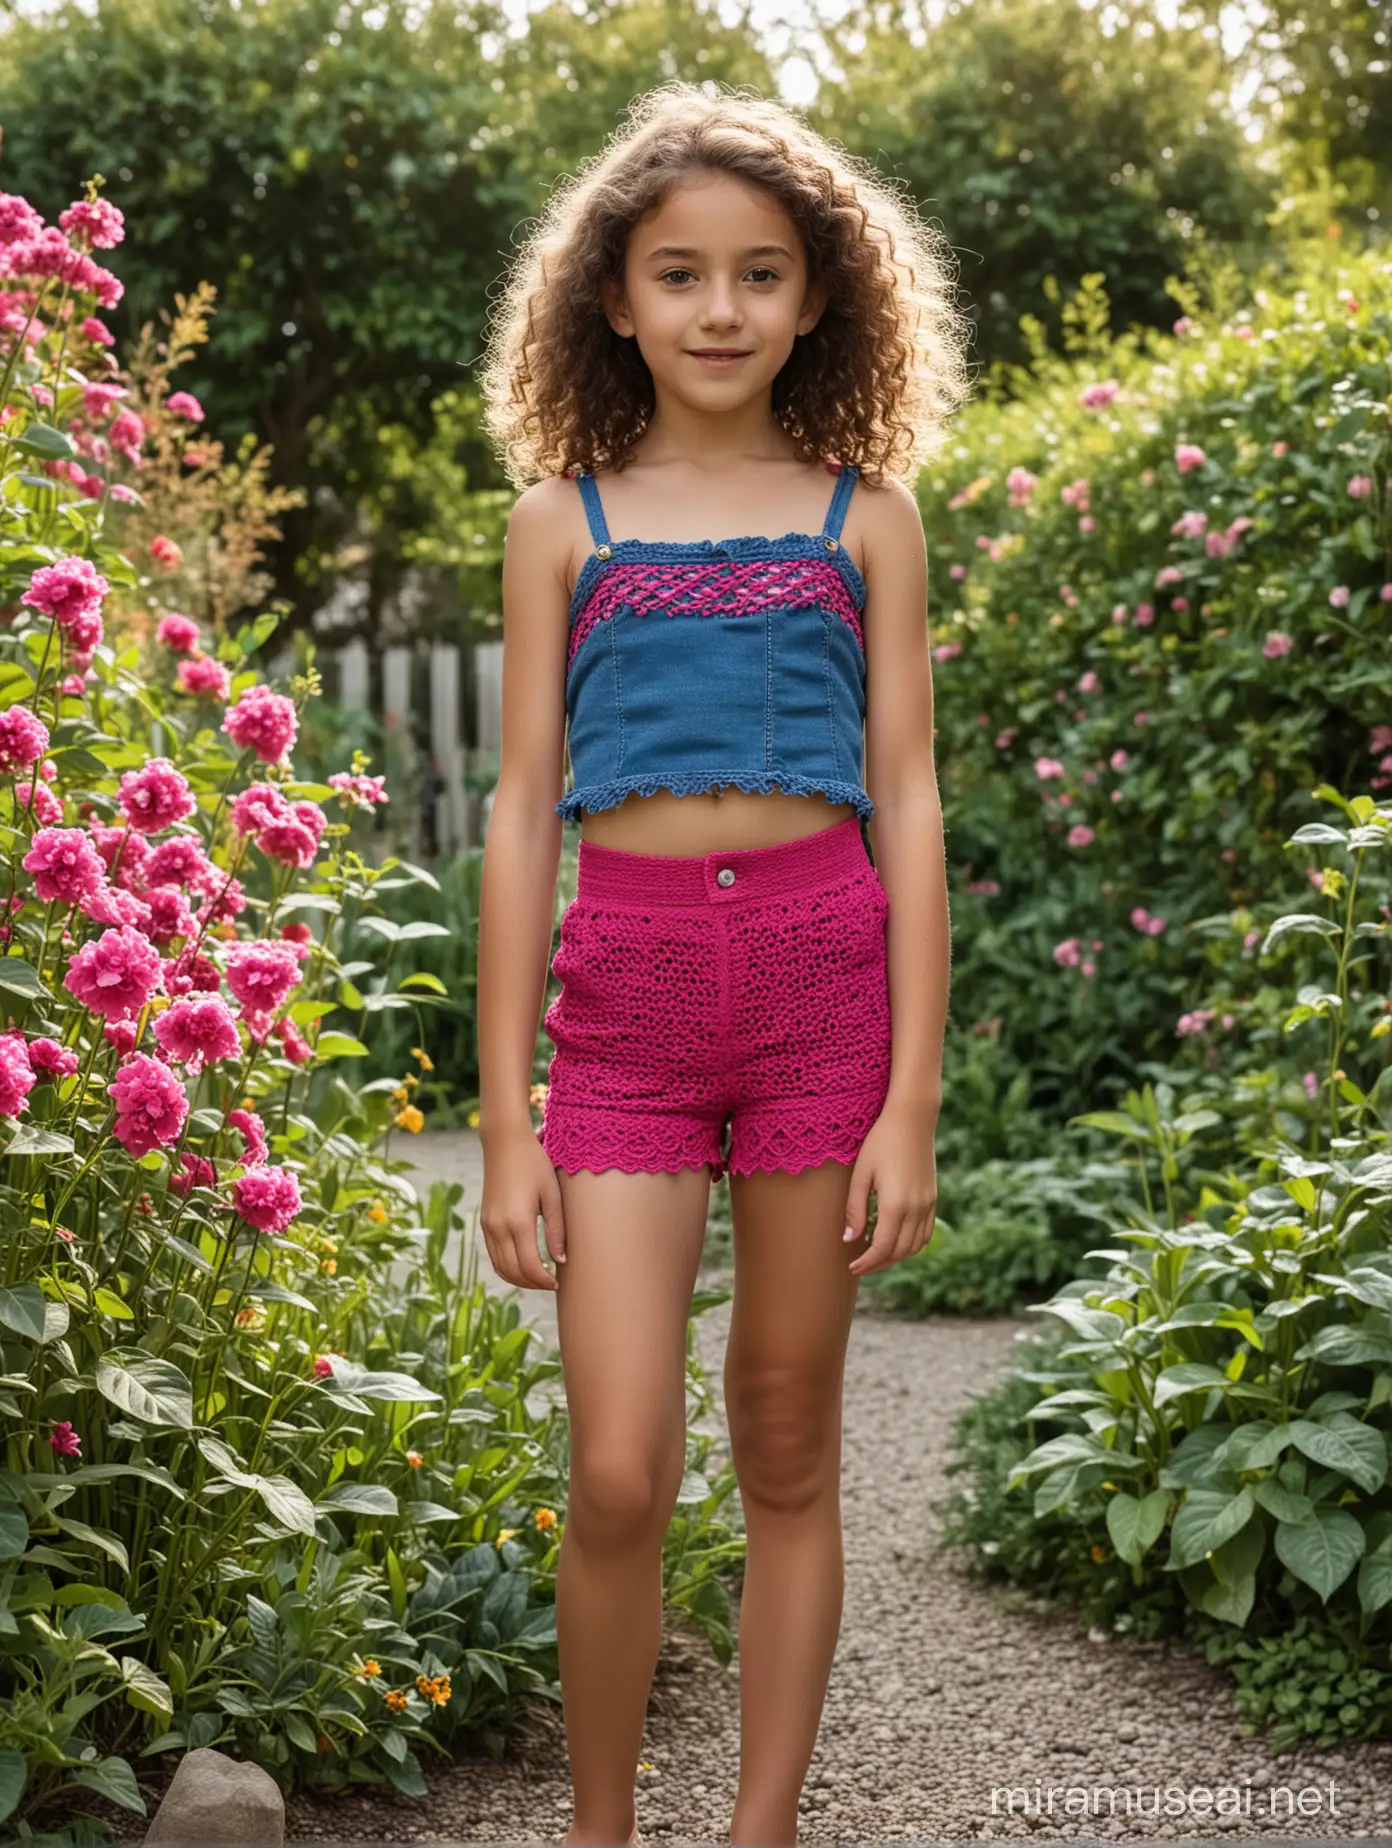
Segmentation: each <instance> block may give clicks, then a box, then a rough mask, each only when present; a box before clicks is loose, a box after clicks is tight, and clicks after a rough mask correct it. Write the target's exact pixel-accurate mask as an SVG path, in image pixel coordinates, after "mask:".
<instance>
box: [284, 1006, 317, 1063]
mask: <svg viewBox="0 0 1392 1848" xmlns="http://www.w3.org/2000/svg"><path fill="white" fill-rule="evenodd" d="M275 1030H276V1032H277V1033H278V1034H279V1035H280V1037H281V1041H282V1046H281V1050H282V1051H283V1052H284V1054H285V1056H286V1058H287V1059H288V1060H289V1061H290V1063H291V1064H292V1065H305V1064H308V1062H309V1060H311V1059H312V1058H313V1057H314V1048H313V1047H312V1046H311V1045H310V1043H309V1041H308V1040H307V1039H306V1038H305V1037H304V1035H303V1034H302V1033H301V1032H300V1029H299V1028H298V1027H297V1026H296V1025H295V1023H294V1021H293V1020H291V1018H290V1016H289V1015H288V1014H283V1015H282V1016H281V1018H280V1019H279V1020H278V1021H277V1022H276V1026H275Z"/></svg>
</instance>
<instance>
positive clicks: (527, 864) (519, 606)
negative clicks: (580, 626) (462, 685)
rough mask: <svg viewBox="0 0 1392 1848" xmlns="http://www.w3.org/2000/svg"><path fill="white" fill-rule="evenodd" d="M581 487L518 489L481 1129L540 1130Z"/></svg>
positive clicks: (508, 570) (488, 855)
mask: <svg viewBox="0 0 1392 1848" xmlns="http://www.w3.org/2000/svg"><path fill="white" fill-rule="evenodd" d="M572 503H575V505H578V496H577V495H576V492H575V484H574V482H572V481H568V480H566V479H565V478H564V477H557V478H555V479H554V480H549V481H540V482H537V484H536V485H535V486H534V487H531V488H528V489H527V491H526V492H525V493H524V494H523V495H522V496H521V498H520V499H519V500H518V502H517V505H516V506H515V507H514V508H513V511H512V517H511V519H510V520H509V522H508V531H507V543H506V548H505V551H504V554H503V712H502V754H501V761H500V764H499V772H498V784H497V788H496V789H495V790H494V792H493V808H492V813H491V814H490V816H489V820H488V834H487V840H486V842H485V847H484V855H483V877H482V885H481V890H480V894H479V922H478V933H479V939H478V1049H479V1131H480V1136H481V1137H485V1138H486V1137H488V1136H489V1135H491V1134H494V1133H498V1134H502V1135H506V1134H508V1133H509V1132H510V1131H512V1130H515V1129H520V1128H523V1127H525V1129H526V1132H527V1134H528V1136H531V1135H532V1134H533V1129H532V1119H531V1109H530V1098H531V1085H532V1059H533V1055H534V1053H535V1050H536V1036H537V1028H538V1025H539V1023H540V1018H541V1006H542V998H543V996H544V994H545V992H546V973H547V968H548V965H549V960H550V955H551V935H552V924H553V921H554V918H555V905H556V874H557V870H558V868H559V865H560V858H561V835H562V827H563V823H562V821H561V818H560V816H559V815H557V813H556V806H555V805H556V803H557V802H559V801H560V799H561V795H562V792H563V786H564V782H565V720H566V711H565V674H566V645H567V612H568V608H569V595H568V591H567V586H566V568H567V564H568V562H569V554H570V537H569V535H570V533H571V530H572V521H573V518H574V514H575V505H572Z"/></svg>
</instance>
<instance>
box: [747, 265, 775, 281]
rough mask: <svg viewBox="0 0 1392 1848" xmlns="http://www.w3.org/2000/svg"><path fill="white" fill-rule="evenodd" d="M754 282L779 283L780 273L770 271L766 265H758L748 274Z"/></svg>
mask: <svg viewBox="0 0 1392 1848" xmlns="http://www.w3.org/2000/svg"><path fill="white" fill-rule="evenodd" d="M748 274H749V278H750V280H751V281H752V282H777V281H778V271H777V270H774V269H770V268H769V267H768V265H767V264H766V263H756V264H755V265H754V267H753V269H752V270H750V271H749V272H748Z"/></svg>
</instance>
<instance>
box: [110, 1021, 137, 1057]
mask: <svg viewBox="0 0 1392 1848" xmlns="http://www.w3.org/2000/svg"><path fill="white" fill-rule="evenodd" d="M102 1038H103V1039H104V1040H106V1041H107V1042H108V1044H110V1045H112V1046H114V1047H115V1048H116V1050H117V1052H119V1053H120V1055H121V1057H122V1058H123V1059H124V1058H125V1056H126V1054H127V1053H128V1052H134V1051H135V1042H136V1041H137V1040H138V1039H139V1038H140V1028H139V1027H138V1026H137V1025H136V1023H135V1022H134V1021H133V1020H110V1021H108V1022H107V1024H106V1025H105V1026H104V1027H103V1028H102Z"/></svg>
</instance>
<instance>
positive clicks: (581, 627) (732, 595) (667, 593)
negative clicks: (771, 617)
mask: <svg viewBox="0 0 1392 1848" xmlns="http://www.w3.org/2000/svg"><path fill="white" fill-rule="evenodd" d="M601 562H602V563H604V561H601ZM576 588H577V591H578V590H579V588H580V587H579V585H577V586H576ZM774 609H824V610H829V611H831V613H832V614H833V615H835V616H839V617H840V618H841V620H842V621H843V622H844V623H846V624H847V625H848V627H849V628H850V629H851V631H852V633H853V634H854V635H855V638H856V643H857V645H858V646H859V647H860V649H861V651H862V653H863V652H864V649H865V638H864V635H863V633H862V630H861V623H860V612H859V610H858V609H857V608H856V604H855V601H854V599H853V598H852V596H851V593H850V590H849V589H848V588H847V585H846V580H845V578H844V576H843V575H842V573H841V572H840V571H838V570H837V568H836V566H835V565H834V564H833V563H832V562H831V560H830V559H829V558H786V557H771V558H755V559H741V560H733V559H731V560H722V559H719V558H699V559H689V560H680V561H677V560H668V561H665V562H663V561H658V560H653V559H643V560H640V561H639V562H637V563H634V564H627V563H624V562H622V561H620V560H618V559H614V560H612V561H610V562H607V563H604V569H603V571H602V573H601V575H600V576H599V577H598V579H597V580H596V581H595V583H594V588H593V589H592V590H591V591H590V592H589V594H588V595H587V596H586V598H585V600H584V602H583V604H582V605H581V606H580V608H579V610H578V612H577V614H576V616H575V619H574V621H573V622H572V624H571V628H570V646H569V653H568V657H567V660H568V662H570V661H574V659H575V655H576V651H577V650H578V649H579V647H580V645H581V643H582V642H583V641H584V640H585V637H586V636H587V635H589V633H590V631H591V630H592V629H594V628H595V627H596V625H597V624H599V623H601V622H606V621H608V620H609V618H610V617H612V616H616V615H617V614H618V613H619V611H620V610H624V611H627V612H628V614H630V615H633V616H707V617H708V616H726V617H740V616H758V615H762V614H763V613H764V612H765V611H766V610H774Z"/></svg>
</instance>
